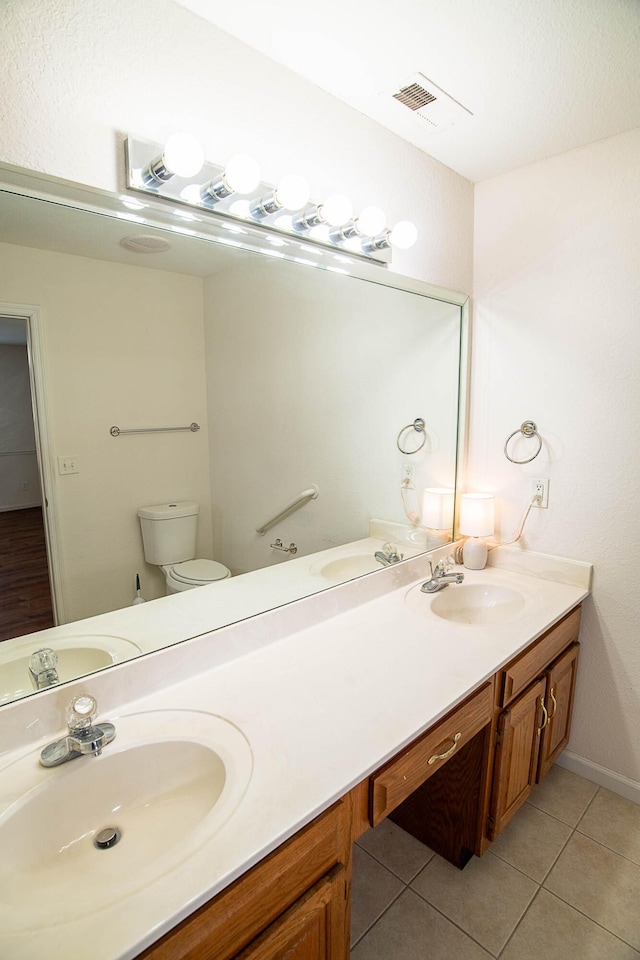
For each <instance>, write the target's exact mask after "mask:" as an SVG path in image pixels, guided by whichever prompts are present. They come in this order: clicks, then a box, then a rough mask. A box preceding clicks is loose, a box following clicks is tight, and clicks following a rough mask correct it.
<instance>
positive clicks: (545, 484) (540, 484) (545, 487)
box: [531, 477, 549, 510]
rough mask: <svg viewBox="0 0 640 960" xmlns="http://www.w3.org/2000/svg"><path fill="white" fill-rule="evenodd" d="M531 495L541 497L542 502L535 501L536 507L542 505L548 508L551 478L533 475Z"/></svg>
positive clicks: (543, 507)
mask: <svg viewBox="0 0 640 960" xmlns="http://www.w3.org/2000/svg"><path fill="white" fill-rule="evenodd" d="M531 496H532V497H540V502H539V503H534V507H541V508H542V509H543V510H546V509H547V507H548V506H549V479H548V478H547V479H543V478H541V477H532V478H531Z"/></svg>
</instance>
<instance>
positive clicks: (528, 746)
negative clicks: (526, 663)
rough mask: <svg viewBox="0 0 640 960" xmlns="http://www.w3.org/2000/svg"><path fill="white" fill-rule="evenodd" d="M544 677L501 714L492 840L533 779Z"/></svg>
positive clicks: (536, 762)
mask: <svg viewBox="0 0 640 960" xmlns="http://www.w3.org/2000/svg"><path fill="white" fill-rule="evenodd" d="M545 689H546V680H545V678H544V677H542V678H540V679H539V680H537V681H536V682H535V683H532V684H531V686H530V687H528V688H527V690H525V692H524V693H523V694H522V695H521V696H520V697H518V699H517V700H514V702H513V703H512V704H511V705H510V706H509V708H508V710H504V711H503V712H502V713H501V714H500V718H499V720H498V730H497V738H498V742H497V746H496V753H495V765H494V780H493V791H492V797H491V816H490V817H489V830H488V834H489V838H490V839H491V840H493V839H494V838H495V837H496V836H497V835H498V834H499V833H500V831H501V830H502V828H503V827H504V826H506V824H507V823H508V822H509V820H510V819H511V817H512V816H513V815H514V813H515V812H516V810H518V808H519V807H520V806H521V805H522V804H523V803H524V802H525V800H526V799H527V797H528V796H529V794H530V793H531V791H532V789H533V787H534V785H535V783H536V772H537V769H538V753H539V750H540V733H541V729H542V725H543V718H544V716H545V715H546V713H545V710H546V708H545V704H544V696H545Z"/></svg>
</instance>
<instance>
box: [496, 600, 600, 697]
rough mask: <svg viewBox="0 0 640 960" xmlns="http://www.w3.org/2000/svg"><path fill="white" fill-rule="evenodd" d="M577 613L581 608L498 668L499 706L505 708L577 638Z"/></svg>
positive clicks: (569, 614)
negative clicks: (499, 684)
mask: <svg viewBox="0 0 640 960" xmlns="http://www.w3.org/2000/svg"><path fill="white" fill-rule="evenodd" d="M580 613H581V608H580V607H576V609H575V610H572V611H571V613H568V614H567V616H566V617H564V618H563V619H562V620H561V621H560V622H559V623H556V625H555V627H552V628H551V630H549V631H548V632H547V633H545V634H544V635H543V636H542V637H540V639H539V640H536V642H535V643H534V644H532V646H530V647H529V648H528V650H525V652H524V653H522V654H520V656H519V657H516V659H515V660H512V661H511V663H510V664H509V665H508V666H506V667H505V668H504V670H502V671H501V675H500V681H501V690H502V696H501V700H500V705H501V706H503V707H506V706H507V704H508V703H510V702H511V700H513V699H514V697H517V696H518V695H519V694H520V693H522V691H523V690H525V689H526V687H528V685H529V684H530V683H531V682H532V681H533V680H535V679H536V677H538V676H539V675H540V674H541V673H543V672H544V671H545V670H546V668H547V667H548V666H549V664H550V663H551V662H552V661H553V660H555V659H556V657H557V656H559V655H560V654H561V653H562V651H563V650H564V649H565V648H566V647H568V646H569V644H570V643H573V642H574V641H575V640H577V639H578V633H579V631H580Z"/></svg>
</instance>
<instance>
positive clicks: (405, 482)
mask: <svg viewBox="0 0 640 960" xmlns="http://www.w3.org/2000/svg"><path fill="white" fill-rule="evenodd" d="M400 482H401V483H402V486H403V487H404V488H405V490H413V489H414V487H415V485H416V468H415V466H414V465H413V464H412V463H403V464H402V478H401V481H400Z"/></svg>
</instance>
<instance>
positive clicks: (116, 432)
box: [109, 422, 200, 437]
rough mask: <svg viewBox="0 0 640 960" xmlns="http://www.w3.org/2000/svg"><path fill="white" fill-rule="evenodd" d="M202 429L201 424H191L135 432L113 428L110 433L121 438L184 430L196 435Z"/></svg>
mask: <svg viewBox="0 0 640 960" xmlns="http://www.w3.org/2000/svg"><path fill="white" fill-rule="evenodd" d="M199 429H200V424H199V423H195V422H194V423H190V424H189V426H188V427H137V428H136V429H134V430H122V429H121V428H120V427H111V430H109V433H110V434H111V436H112V437H119V436H120V435H121V434H123V433H177V432H179V431H183V430H190V431H191V433H196V432H197V431H198V430H199Z"/></svg>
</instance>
